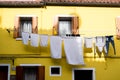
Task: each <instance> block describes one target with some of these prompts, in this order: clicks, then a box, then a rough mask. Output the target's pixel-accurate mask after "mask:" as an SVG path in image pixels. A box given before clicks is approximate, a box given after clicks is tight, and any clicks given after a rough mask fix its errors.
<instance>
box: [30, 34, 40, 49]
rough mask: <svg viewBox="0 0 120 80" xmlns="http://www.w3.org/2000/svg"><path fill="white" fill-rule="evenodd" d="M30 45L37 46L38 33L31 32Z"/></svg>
mask: <svg viewBox="0 0 120 80" xmlns="http://www.w3.org/2000/svg"><path fill="white" fill-rule="evenodd" d="M31 46H33V47H38V46H39V35H38V34H33V33H31Z"/></svg>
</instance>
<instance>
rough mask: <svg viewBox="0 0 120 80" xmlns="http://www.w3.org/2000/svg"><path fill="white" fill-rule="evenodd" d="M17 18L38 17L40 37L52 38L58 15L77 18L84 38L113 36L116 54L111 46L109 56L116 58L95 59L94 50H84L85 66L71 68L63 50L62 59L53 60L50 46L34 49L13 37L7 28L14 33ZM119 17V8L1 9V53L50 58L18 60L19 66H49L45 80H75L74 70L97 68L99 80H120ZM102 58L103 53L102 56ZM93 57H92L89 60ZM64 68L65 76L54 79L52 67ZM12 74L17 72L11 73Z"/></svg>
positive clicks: (16, 60) (97, 79) (5, 61)
mask: <svg viewBox="0 0 120 80" xmlns="http://www.w3.org/2000/svg"><path fill="white" fill-rule="evenodd" d="M16 15H37V16H38V29H39V34H49V35H52V27H53V18H54V16H55V15H78V16H79V23H80V25H79V27H80V28H79V31H80V34H82V36H83V37H84V36H97V35H103V36H104V35H114V39H115V46H116V52H117V55H114V53H113V48H112V46H111V45H110V50H109V52H110V53H109V56H112V57H116V58H99V57H98V55H97V58H94V51H93V50H94V48H93V49H92V52H88V51H87V50H86V49H84V56H85V57H86V58H85V63H86V65H85V66H81V65H80V66H72V65H69V64H68V63H67V61H66V58H65V53H64V51H63V53H62V54H63V56H64V57H63V58H62V59H61V60H54V59H51V58H50V45H48V47H46V48H43V47H38V48H34V47H31V46H30V45H29V46H25V45H23V44H22V41H16V40H15V39H14V38H13V32H12V31H11V33H10V34H8V32H7V31H6V29H11V30H13V28H14V18H15V16H16ZM119 15H120V8H110V7H65V6H64V7H60V6H56V7H54V6H48V7H46V8H0V54H38V56H40V57H42V56H44V57H48V58H16V59H15V66H17V65H19V64H25V63H26V64H32V63H33V64H42V65H45V67H46V69H45V70H46V72H45V76H46V77H45V78H46V80H72V68H95V70H96V72H95V73H96V80H120V77H119V71H120V68H119V66H120V58H119V57H120V54H119V51H120V49H119V47H120V45H119V44H120V41H119V40H116V36H115V35H116V26H115V18H116V17H117V16H119ZM102 56H103V53H102ZM87 57H90V58H87ZM0 63H1V64H2V63H9V64H12V62H11V61H10V60H0ZM55 65H60V66H62V76H59V77H51V76H50V75H49V67H50V66H55ZM11 74H15V71H12V70H11Z"/></svg>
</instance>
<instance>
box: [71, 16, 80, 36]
mask: <svg viewBox="0 0 120 80" xmlns="http://www.w3.org/2000/svg"><path fill="white" fill-rule="evenodd" d="M78 29H79V18H78V17H77V16H75V17H72V34H79V31H78Z"/></svg>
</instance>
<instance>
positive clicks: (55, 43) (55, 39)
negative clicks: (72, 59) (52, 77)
mask: <svg viewBox="0 0 120 80" xmlns="http://www.w3.org/2000/svg"><path fill="white" fill-rule="evenodd" d="M50 50H51V57H52V58H55V59H60V58H61V57H62V56H61V52H62V39H61V37H59V36H51V37H50Z"/></svg>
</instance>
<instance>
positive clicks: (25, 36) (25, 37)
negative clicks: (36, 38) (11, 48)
mask: <svg viewBox="0 0 120 80" xmlns="http://www.w3.org/2000/svg"><path fill="white" fill-rule="evenodd" d="M29 36H30V35H29V33H27V32H22V42H23V44H25V45H28V41H29Z"/></svg>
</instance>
